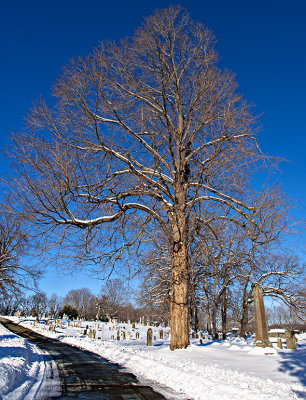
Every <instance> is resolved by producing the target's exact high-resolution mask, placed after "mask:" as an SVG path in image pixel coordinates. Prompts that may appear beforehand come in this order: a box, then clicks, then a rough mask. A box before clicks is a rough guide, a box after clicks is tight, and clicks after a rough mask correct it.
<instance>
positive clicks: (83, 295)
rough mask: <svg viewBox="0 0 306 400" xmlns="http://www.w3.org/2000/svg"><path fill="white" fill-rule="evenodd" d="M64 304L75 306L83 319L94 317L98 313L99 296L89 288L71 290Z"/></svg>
mask: <svg viewBox="0 0 306 400" xmlns="http://www.w3.org/2000/svg"><path fill="white" fill-rule="evenodd" d="M63 304H64V305H70V306H72V307H73V308H75V309H76V310H77V311H78V316H79V317H80V318H83V319H94V318H95V316H96V314H97V298H96V296H94V295H93V294H92V293H91V291H90V290H89V289H87V288H82V289H72V290H69V292H68V293H67V294H66V296H65V297H64V299H63Z"/></svg>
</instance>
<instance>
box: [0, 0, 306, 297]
mask: <svg viewBox="0 0 306 400" xmlns="http://www.w3.org/2000/svg"><path fill="white" fill-rule="evenodd" d="M173 4H181V5H182V6H183V7H184V8H186V9H187V11H188V12H189V13H190V15H191V17H192V18H193V19H194V20H195V21H198V22H201V23H203V24H204V25H206V26H207V27H208V28H210V29H212V30H213V31H214V33H215V35H216V37H217V40H218V44H217V49H218V52H219V54H220V56H221V61H220V64H221V65H222V66H225V67H226V68H228V69H230V70H232V71H233V72H234V73H235V74H236V79H237V81H238V83H239V90H240V92H241V93H242V94H244V96H245V97H246V99H247V100H249V101H250V102H252V103H254V104H255V105H256V112H257V113H260V114H261V113H262V114H263V116H262V124H263V129H262V132H261V134H260V143H261V147H262V149H263V150H264V151H265V152H267V153H269V154H270V155H275V156H281V157H284V158H286V159H287V160H288V163H285V164H283V165H282V166H281V171H280V173H279V175H278V177H277V178H275V179H277V181H278V182H279V183H280V184H282V186H283V189H284V191H285V193H287V194H288V195H289V196H290V197H292V198H293V200H295V201H299V207H300V208H299V210H297V211H295V212H294V213H293V215H295V216H297V217H300V218H303V219H304V220H305V219H306V212H305V192H306V167H305V164H306V163H305V158H306V156H305V154H306V101H305V94H306V23H305V21H306V1H305V0H256V1H253V0H210V1H206V0H198V1H196V0H188V1H185V0H183V1H179V2H177V1H175V0H173V1H166V0H165V1H162V0H159V1H158V0H151V1H148V2H145V1H144V0H142V1H141V0H135V1H133V0H130V1H122V0H120V1H117V2H111V1H104V0H87V1H86V2H85V1H84V0H83V1H80V0H74V1H71V0H62V1H58V0H52V1H41V0H40V1H34V0H28V1H24V0H18V1H14V0H11V1H2V2H1V5H0V43H1V63H0V110H1V118H0V147H1V148H3V147H4V146H5V145H6V143H7V136H8V133H9V128H11V129H13V130H18V129H20V127H21V126H22V121H23V115H24V114H25V113H26V111H27V110H28V109H29V108H30V107H31V101H32V100H34V99H37V98H38V97H39V96H40V95H42V96H43V97H44V98H47V99H48V96H49V95H50V93H51V87H52V84H53V82H54V80H55V79H56V77H57V76H58V74H59V73H60V71H61V68H62V66H63V65H64V64H66V63H67V62H69V60H70V59H71V58H72V57H74V56H77V55H85V54H87V53H88V52H90V51H91V49H92V48H93V47H94V46H95V45H97V44H98V43H99V41H101V40H104V39H119V38H121V37H124V36H129V35H131V34H132V33H133V31H134V30H135V29H136V28H137V27H138V26H139V24H140V23H141V22H142V19H143V17H145V16H147V15H150V14H151V13H152V11H153V10H154V9H156V8H162V7H167V6H169V5H173ZM1 162H2V166H1V171H3V172H2V173H3V174H5V171H6V169H7V165H6V162H5V161H1ZM99 285H100V283H97V281H94V280H92V279H91V280H88V279H87V278H86V277H85V276H84V274H76V277H75V278H73V277H71V275H70V276H69V277H67V276H66V277H65V278H63V277H59V276H58V275H56V272H52V273H49V274H48V275H47V276H46V278H45V279H43V280H42V283H41V288H42V289H43V290H44V291H46V292H47V293H48V294H50V293H52V292H55V291H58V293H59V294H65V293H66V291H67V290H69V289H71V288H72V287H83V286H88V287H91V288H92V290H93V291H94V292H97V291H98V287H99Z"/></svg>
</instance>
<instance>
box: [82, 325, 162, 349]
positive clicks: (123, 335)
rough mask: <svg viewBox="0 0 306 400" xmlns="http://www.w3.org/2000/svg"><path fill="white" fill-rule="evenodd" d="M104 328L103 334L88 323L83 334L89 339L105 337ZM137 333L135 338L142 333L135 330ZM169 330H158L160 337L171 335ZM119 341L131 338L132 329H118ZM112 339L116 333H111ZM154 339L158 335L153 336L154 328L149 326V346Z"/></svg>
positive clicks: (117, 337)
mask: <svg viewBox="0 0 306 400" xmlns="http://www.w3.org/2000/svg"><path fill="white" fill-rule="evenodd" d="M103 331H104V330H103V328H102V331H101V335H99V334H98V330H97V329H91V328H89V326H88V325H87V327H86V328H85V329H84V331H83V334H84V335H85V336H87V337H88V338H89V339H103ZM134 333H135V339H136V340H137V339H139V338H140V333H139V332H134ZM169 333H170V332H169V331H166V332H164V331H163V330H162V329H161V330H159V331H158V334H159V339H161V340H163V339H164V337H165V335H167V336H169ZM116 339H117V341H120V340H128V341H129V340H131V332H130V331H120V329H117V335H116ZM111 340H115V335H111ZM153 340H154V341H156V340H157V336H155V335H154V336H153V330H152V329H151V328H149V329H148V330H147V346H152V343H153Z"/></svg>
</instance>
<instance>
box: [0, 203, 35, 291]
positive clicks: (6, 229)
mask: <svg viewBox="0 0 306 400" xmlns="http://www.w3.org/2000/svg"><path fill="white" fill-rule="evenodd" d="M30 248H31V246H30V244H29V240H28V235H27V233H26V229H25V225H24V224H22V220H21V218H20V216H18V215H16V214H13V213H11V212H10V211H7V207H3V208H2V209H1V210H0V293H1V294H6V295H12V296H15V295H16V294H20V293H21V292H22V291H23V290H25V289H34V290H35V288H36V283H37V280H38V279H39V277H40V271H39V268H38V266H37V265H34V264H31V263H28V261H26V260H25V256H26V255H29V254H30Z"/></svg>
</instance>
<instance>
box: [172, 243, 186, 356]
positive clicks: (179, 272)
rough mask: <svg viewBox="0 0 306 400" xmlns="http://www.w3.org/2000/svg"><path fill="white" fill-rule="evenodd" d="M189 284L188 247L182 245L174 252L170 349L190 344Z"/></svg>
mask: <svg viewBox="0 0 306 400" xmlns="http://www.w3.org/2000/svg"><path fill="white" fill-rule="evenodd" d="M188 284H189V268H188V258H187V249H186V247H185V246H181V247H180V248H179V249H178V251H174V254H173V269H172V290H171V299H170V328H171V343H170V349H171V350H174V349H182V348H186V347H187V346H188V345H189V334H188V332H189V331H188V325H189V322H188Z"/></svg>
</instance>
